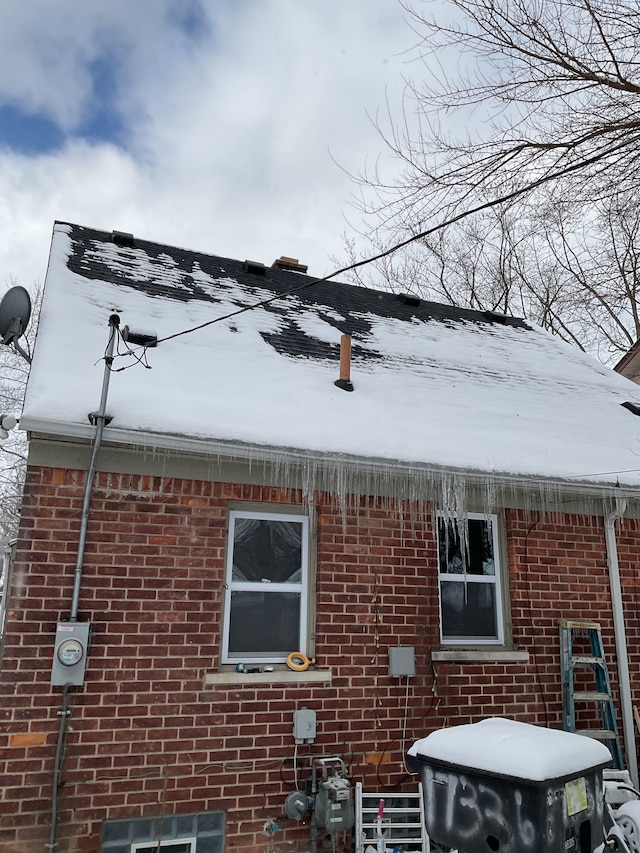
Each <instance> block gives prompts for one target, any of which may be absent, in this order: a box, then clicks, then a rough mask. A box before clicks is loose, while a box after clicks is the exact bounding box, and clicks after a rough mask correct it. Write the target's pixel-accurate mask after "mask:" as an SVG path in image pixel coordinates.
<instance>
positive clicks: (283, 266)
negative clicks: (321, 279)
mask: <svg viewBox="0 0 640 853" xmlns="http://www.w3.org/2000/svg"><path fill="white" fill-rule="evenodd" d="M271 266H272V267H273V269H274V270H290V271H291V272H306V271H307V270H308V269H309V267H308V266H307V265H306V264H301V263H300V262H299V261H298V259H297V258H287V257H285V256H284V255H281V256H280V257H279V258H278V259H277V260H275V261H274V262H273V263H272V264H271Z"/></svg>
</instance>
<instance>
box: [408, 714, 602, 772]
mask: <svg viewBox="0 0 640 853" xmlns="http://www.w3.org/2000/svg"><path fill="white" fill-rule="evenodd" d="M409 755H411V756H413V757H415V758H417V759H427V763H428V759H432V760H434V761H439V762H445V763H446V764H449V765H455V766H458V767H462V768H465V769H468V770H478V771H481V772H483V773H490V774H495V775H499V776H511V777H514V778H517V779H528V780H530V781H532V782H544V781H545V780H547V779H558V778H562V777H565V776H571V775H574V774H576V773H584V772H585V771H586V770H591V769H592V768H595V767H602V766H604V765H606V764H608V763H610V761H611V753H610V752H609V750H608V749H607V747H606V746H605V745H604V744H603V743H600V741H597V740H593V739H592V738H589V737H586V736H584V735H577V734H572V733H570V732H564V731H559V730H557V729H546V728H543V727H542V726H533V725H530V724H529V723H519V722H517V721H516V720H507V719H503V718H500V717H493V718H490V719H486V720H481V721H480V722H479V723H471V724H470V725H466V726H452V727H451V728H447V729H439V730H438V731H435V732H432V733H431V734H430V735H428V736H427V737H425V738H422V739H421V740H417V741H416V742H415V743H414V744H413V746H412V747H411V748H410V749H409Z"/></svg>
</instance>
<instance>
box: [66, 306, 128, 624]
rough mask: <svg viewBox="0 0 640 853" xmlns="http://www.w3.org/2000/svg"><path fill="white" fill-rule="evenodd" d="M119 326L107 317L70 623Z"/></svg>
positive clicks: (115, 317)
mask: <svg viewBox="0 0 640 853" xmlns="http://www.w3.org/2000/svg"><path fill="white" fill-rule="evenodd" d="M119 325H120V317H118V315H117V314H112V315H111V316H110V317H109V341H108V343H107V349H106V352H105V356H104V376H103V379H102V394H101V396H100V407H99V409H98V411H97V412H93V413H92V414H91V415H89V417H90V418H91V419H92V421H93V422H94V423H95V425H96V433H95V436H94V439H93V452H92V454H91V462H90V464H89V470H88V471H87V479H86V481H85V484H84V500H83V502H82V519H81V522H80V537H79V541H78V557H77V560H76V573H75V579H74V583H73V596H72V599H71V612H70V614H69V621H70V622H77V621H78V602H79V600H80V584H81V583H82V566H83V563H84V550H85V545H86V541H87V527H88V525H89V505H90V503H91V492H92V490H93V480H94V477H95V473H96V466H97V462H98V452H99V450H100V445H101V443H102V432H103V430H104V425H105V421H106V420H107V416H106V414H105V413H106V409H107V395H108V393H109V379H110V377H111V365H112V363H113V349H114V346H115V342H116V337H117V333H118V326H119Z"/></svg>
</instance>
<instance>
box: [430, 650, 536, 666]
mask: <svg viewBox="0 0 640 853" xmlns="http://www.w3.org/2000/svg"><path fill="white" fill-rule="evenodd" d="M431 660H432V661H434V662H436V663H437V662H444V661H449V662H453V663H472V662H473V663H482V662H483V661H486V662H488V663H492V662H494V663H529V652H519V651H516V650H515V649H437V650H434V651H432V652H431Z"/></svg>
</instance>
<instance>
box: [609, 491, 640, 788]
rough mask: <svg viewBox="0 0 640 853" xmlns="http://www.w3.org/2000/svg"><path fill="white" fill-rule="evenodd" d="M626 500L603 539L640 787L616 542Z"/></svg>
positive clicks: (627, 733)
mask: <svg viewBox="0 0 640 853" xmlns="http://www.w3.org/2000/svg"><path fill="white" fill-rule="evenodd" d="M626 508H627V502H626V500H621V499H619V498H617V499H616V503H615V509H613V510H611V511H610V512H607V511H606V507H605V515H604V535H605V542H606V545H607V565H608V567H609V583H610V585H611V606H612V609H613V630H614V634H615V640H616V654H617V658H618V679H619V682H620V704H621V706H622V730H623V732H624V743H625V746H626V754H627V765H628V766H627V769H628V771H629V773H630V775H631V779H632V781H633V785H634V787H635V788H637V787H638V758H637V754H636V732H635V726H634V718H633V703H632V699H631V679H630V677H629V657H628V654H627V635H626V631H625V625H624V610H623V607H622V587H621V584H620V565H619V563H618V544H617V541H616V529H615V525H616V521H617V520H619V519H621V518H622V517H623V516H624V513H625V510H626Z"/></svg>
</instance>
